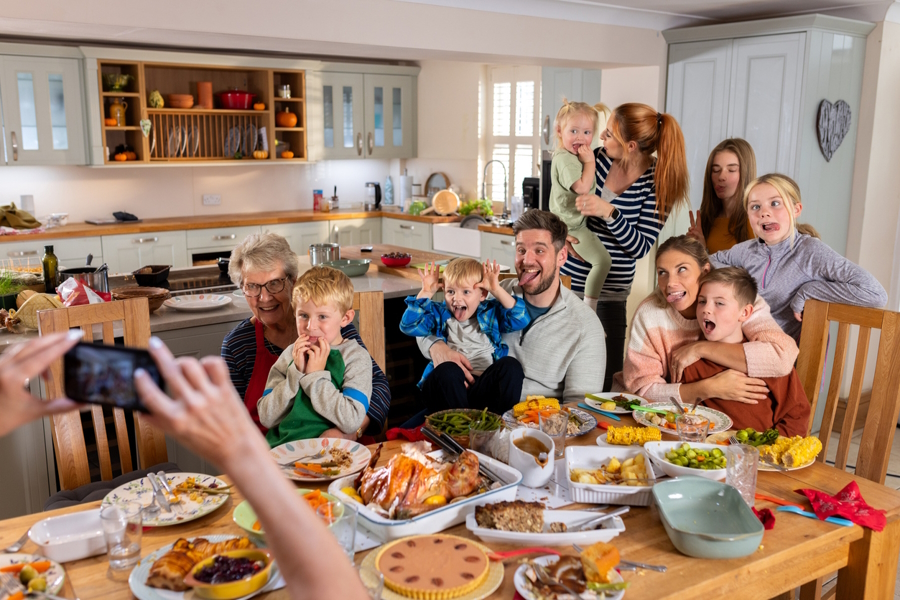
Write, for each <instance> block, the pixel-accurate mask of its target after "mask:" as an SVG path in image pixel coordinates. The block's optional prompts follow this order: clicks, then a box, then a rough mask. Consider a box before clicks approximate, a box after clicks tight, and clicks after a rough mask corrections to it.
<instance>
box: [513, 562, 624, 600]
mask: <svg viewBox="0 0 900 600" xmlns="http://www.w3.org/2000/svg"><path fill="white" fill-rule="evenodd" d="M558 560H559V557H558V556H553V555H547V556H539V557H538V558H536V559H534V562H536V563H537V564H539V565H542V566H545V567H547V566H550V565H552V564H555V563H556V561H558ZM530 568H531V567H529V566H528V565H527V564H524V565H519V568H518V569H516V573H515V575H513V584H514V585H515V586H516V591H517V592H519V595H521V596H522V597H523V598H525V600H540V597H539V596H538V595H537V594H535V593H534V592H533V591H531V585H530V582H529V581H528V577H527V576H526V575H525V572H526V571H528V569H530ZM611 579H612V583H620V582H622V581H625V580H624V579H623V578H622V576H621V575H620V574H619V573H618V571H617V572H615V573H613V576H612V578H611ZM623 596H625V590H620V591H618V592H608V593H606V594H599V593H596V592H595V593H594V597H595V598H597V600H600V599H601V598H602V599H603V600H622V597H623ZM581 597H582V598H584V597H585V596H581Z"/></svg>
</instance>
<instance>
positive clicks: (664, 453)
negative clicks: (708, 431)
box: [644, 442, 728, 481]
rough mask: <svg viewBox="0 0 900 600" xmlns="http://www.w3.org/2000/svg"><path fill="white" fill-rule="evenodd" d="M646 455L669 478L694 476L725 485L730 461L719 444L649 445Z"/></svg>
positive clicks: (678, 443) (646, 448)
mask: <svg viewBox="0 0 900 600" xmlns="http://www.w3.org/2000/svg"><path fill="white" fill-rule="evenodd" d="M644 454H646V455H647V458H649V459H650V460H651V461H653V465H654V466H658V467H659V468H660V469H661V470H662V471H663V472H664V473H665V474H666V475H668V476H669V477H683V476H686V475H694V476H697V477H703V478H705V479H714V480H716V481H723V480H724V479H725V466H726V465H727V462H728V461H727V459H726V457H725V449H724V447H723V446H720V445H718V444H688V443H687V442H645V443H644Z"/></svg>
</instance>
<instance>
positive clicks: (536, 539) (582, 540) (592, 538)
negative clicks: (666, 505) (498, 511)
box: [466, 510, 625, 546]
mask: <svg viewBox="0 0 900 600" xmlns="http://www.w3.org/2000/svg"><path fill="white" fill-rule="evenodd" d="M599 516H600V515H599V514H598V513H595V512H589V511H585V510H545V511H544V531H543V532H541V533H525V532H520V531H500V530H498V529H486V528H484V527H479V526H478V523H477V522H476V521H475V513H474V512H472V513H469V515H468V516H466V529H468V530H469V531H471V532H472V533H474V534H475V535H477V536H478V537H479V538H481V541H483V542H485V543H498V544H522V545H534V546H568V545H569V544H580V545H585V544H594V543H596V542H608V541H610V540H611V539H613V538H614V537H616V536H617V535H619V534H620V533H622V532H623V531H625V523H623V522H622V519H621V518H619V517H613V518H612V519H607V520H606V521H603V522H602V523H601V525H602V527H601V528H600V529H594V530H593V531H567V532H565V533H551V532H550V523H555V522H559V523H565V524H566V526H567V527H569V528H570V529H572V528H577V527H578V526H580V525H583V524H585V523H587V522H588V521H590V520H591V519H596V518H597V517H599Z"/></svg>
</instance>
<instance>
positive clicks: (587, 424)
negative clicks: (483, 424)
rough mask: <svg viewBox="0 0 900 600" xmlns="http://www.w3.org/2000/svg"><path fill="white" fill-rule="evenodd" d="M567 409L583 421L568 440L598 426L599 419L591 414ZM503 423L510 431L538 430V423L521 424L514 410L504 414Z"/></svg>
mask: <svg viewBox="0 0 900 600" xmlns="http://www.w3.org/2000/svg"><path fill="white" fill-rule="evenodd" d="M566 408H568V409H569V412H571V413H572V414H573V415H575V416H576V417H578V419H579V420H580V421H581V427H580V428H579V429H578V431H576V432H575V433H569V434H567V435H566V438H567V439H568V438H573V437H578V436H581V435H584V434H586V433H588V432H590V431H591V430H593V429H594V427H596V426H597V419H595V418H594V416H593V415H591V413H589V412H586V411H583V410H581V409H580V408H572V407H568V406H567V407H566ZM503 423H505V424H506V426H507V427H509V428H510V429H517V428H519V427H528V428H530V429H537V428H538V424H537V423H520V422H519V420H518V419H516V417H515V415H514V413H513V410H512V409H509V410H508V411H506V412H505V413H503Z"/></svg>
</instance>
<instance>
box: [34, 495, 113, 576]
mask: <svg viewBox="0 0 900 600" xmlns="http://www.w3.org/2000/svg"><path fill="white" fill-rule="evenodd" d="M28 538H29V539H30V540H31V541H32V542H34V544H35V545H36V546H37V547H38V548H40V552H41V554H43V555H44V556H46V557H47V558H49V559H50V560H55V561H56V562H59V563H65V562H69V561H72V560H80V559H82V558H87V557H89V556H97V555H98V554H105V553H106V539H105V538H104V537H103V524H102V523H101V522H100V509H99V508H96V509H94V510H86V511H82V512H77V513H72V514H69V515H61V516H59V517H49V518H47V519H44V520H42V521H38V522H37V523H35V524H34V525H32V526H31V529H29V530H28Z"/></svg>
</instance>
